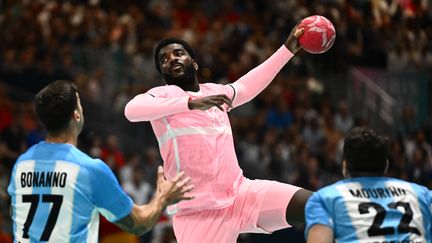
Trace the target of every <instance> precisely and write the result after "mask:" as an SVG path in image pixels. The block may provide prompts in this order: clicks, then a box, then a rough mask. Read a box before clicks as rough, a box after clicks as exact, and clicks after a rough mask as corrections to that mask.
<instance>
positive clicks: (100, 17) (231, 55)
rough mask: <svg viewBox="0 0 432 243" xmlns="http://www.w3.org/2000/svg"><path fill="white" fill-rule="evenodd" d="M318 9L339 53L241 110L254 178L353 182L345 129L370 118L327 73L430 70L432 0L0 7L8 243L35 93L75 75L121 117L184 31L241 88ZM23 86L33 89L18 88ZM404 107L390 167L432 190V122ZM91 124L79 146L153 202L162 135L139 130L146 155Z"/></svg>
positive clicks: (307, 183) (295, 70) (240, 146)
mask: <svg viewBox="0 0 432 243" xmlns="http://www.w3.org/2000/svg"><path fill="white" fill-rule="evenodd" d="M313 14H320V15H324V16H326V17H327V18H329V19H330V20H331V21H332V22H333V23H334V25H335V27H336V32H337V39H336V42H335V44H334V46H333V47H332V49H331V50H330V51H329V52H328V53H325V54H321V55H307V54H305V53H300V55H299V57H295V58H294V59H293V60H291V61H290V63H289V64H288V65H287V67H285V68H284V69H283V70H282V72H281V73H280V74H279V75H278V76H277V77H276V78H275V80H274V81H273V82H272V84H271V85H270V87H269V88H267V89H266V90H265V91H264V92H263V93H261V94H260V95H259V96H258V97H257V98H256V99H254V100H253V101H252V102H250V103H248V104H245V105H244V106H242V107H239V108H237V109H234V110H233V111H232V112H230V117H231V121H232V129H233V133H234V139H235V140H236V141H235V144H236V151H237V155H238V159H239V162H240V165H241V167H242V168H243V170H244V173H245V175H246V176H248V177H250V178H260V179H264V178H265V179H275V180H279V181H282V182H288V183H292V184H295V185H298V186H302V187H305V188H307V189H309V190H317V189H318V188H320V187H322V186H324V185H327V184H329V183H331V182H334V181H335V180H337V179H340V178H341V173H340V162H341V160H342V158H341V148H342V139H343V137H344V135H345V133H346V132H347V131H348V130H349V129H350V128H352V127H353V126H355V125H368V124H367V118H365V117H353V115H352V114H353V113H352V112H350V107H349V105H348V104H347V102H346V99H347V97H343V96H342V97H334V96H332V94H331V92H329V91H328V89H327V87H326V83H327V82H323V81H322V80H320V77H322V76H325V77H329V76H330V77H332V76H342V77H345V76H344V75H345V74H346V73H347V71H348V69H349V67H351V66H367V67H374V68H379V69H382V70H387V71H388V72H406V71H409V70H411V71H416V72H430V70H431V68H432V43H431V42H430V41H428V40H431V39H432V9H431V5H430V3H429V2H428V1H427V0H320V1H318V0H316V1H314V0H298V1H284V0H274V1H264V0H254V1H252V0H250V1H229V0H221V1H212V0H201V1H186V0H173V1H169V0H153V1H132V0H123V1H114V0H104V1H98V0H87V1H84V0H82V1H52V0H34V1H33V0H32V1H30V0H21V1H15V0H5V1H0V36H1V38H0V117H1V119H0V160H1V164H0V210H1V212H0V213H1V214H2V215H3V217H0V229H2V230H0V242H7V241H5V240H2V237H7V235H8V234H10V232H11V228H10V218H9V216H8V213H9V212H8V208H9V198H8V196H7V193H6V186H7V184H8V182H9V174H10V169H11V167H12V166H13V163H14V161H15V159H16V158H17V156H18V155H19V154H20V153H22V152H23V151H25V149H27V148H28V147H30V146H31V145H33V144H35V143H37V142H39V141H40V140H42V139H43V137H44V131H43V128H41V126H40V125H39V124H38V121H37V119H36V117H35V113H34V110H33V105H32V102H31V98H28V97H29V96H30V97H31V96H32V95H34V93H35V92H36V91H38V90H39V89H40V88H41V87H42V86H43V85H45V84H46V83H49V82H51V81H53V80H56V79H68V80H73V81H74V82H76V83H77V84H78V85H79V88H80V93H81V96H82V99H83V101H84V103H85V104H91V107H92V109H93V110H90V111H87V112H88V113H93V112H97V110H103V111H104V112H105V113H109V114H110V115H111V116H112V117H123V108H124V105H125V103H126V102H127V101H128V100H130V99H131V98H133V97H134V96H135V95H136V94H138V93H142V92H145V91H146V90H148V89H149V88H151V87H154V86H156V85H160V84H161V81H160V77H159V74H158V73H157V71H156V69H155V67H154V62H153V56H152V51H153V46H154V45H155V43H156V42H157V41H158V40H160V39H162V38H164V37H168V36H176V37H180V38H183V39H185V40H186V41H188V42H190V43H191V45H192V46H193V47H194V48H195V51H196V54H197V60H198V63H199V65H200V72H199V75H200V79H201V80H202V81H206V82H217V83H229V82H233V81H235V80H236V79H237V78H239V77H240V76H241V75H243V74H245V73H246V72H247V71H249V70H250V69H251V68H253V67H254V66H256V65H258V64H259V63H261V62H262V61H263V60H265V59H266V58H267V57H268V56H269V55H271V54H272V53H273V52H274V51H275V50H276V49H277V48H278V47H279V46H281V44H282V43H283V42H284V41H285V39H286V38H287V36H288V34H289V31H290V30H291V28H292V27H293V26H294V25H295V24H296V23H297V22H298V21H299V20H300V19H301V18H303V17H306V16H309V15H313ZM11 87H13V88H11ZM16 89H19V90H20V91H22V93H24V94H26V95H17V93H16V92H15V90H16ZM23 97H27V98H23ZM85 104H84V110H86V107H88V106H86V105H85ZM94 107H96V109H94ZM400 109H401V110H400V113H401V114H402V115H401V117H398V118H396V120H398V123H397V125H396V126H395V127H394V133H392V134H388V135H389V136H390V138H391V141H392V143H391V148H390V151H391V156H390V164H391V166H390V171H389V175H390V176H394V177H398V178H403V179H407V180H410V181H414V182H418V183H420V184H423V185H426V186H428V187H429V188H431V189H432V180H431V178H432V161H431V158H432V156H431V155H432V147H431V143H432V129H431V121H429V120H428V122H426V123H421V122H420V121H418V120H416V115H415V112H416V109H415V107H411V106H405V107H401V108H400ZM429 116H430V114H429ZM119 119H120V118H119ZM122 119H124V118H122ZM116 122H118V123H121V122H122V121H121V120H120V121H119V120H118V119H117V120H116V119H114V120H111V121H110V122H106V121H105V123H104V124H102V125H103V126H104V127H105V130H103V131H110V128H112V127H113V126H115V124H116ZM87 124H89V125H86V127H85V129H84V131H83V135H82V136H81V137H80V144H79V147H80V148H81V149H82V150H83V151H85V152H87V153H89V154H90V155H91V156H94V157H99V158H101V159H102V160H104V161H105V162H106V163H107V164H108V165H109V166H110V167H111V168H112V170H113V171H114V172H115V174H116V175H117V178H118V180H119V181H120V183H121V184H122V186H123V187H124V189H125V190H126V191H127V192H128V193H129V194H130V195H131V196H132V197H133V198H134V200H135V201H136V202H137V203H145V202H147V201H148V200H149V198H151V196H152V193H153V190H154V182H155V172H156V167H157V166H158V165H159V164H161V163H162V162H161V159H160V155H159V152H158V148H157V144H156V143H155V142H154V140H153V139H154V138H153V134H151V133H148V134H146V137H142V138H140V140H149V141H150V142H147V143H145V146H144V145H143V147H141V149H139V150H136V149H131V147H130V146H127V144H128V143H131V141H127V138H126V136H123V135H122V131H121V130H120V131H110V132H101V130H100V129H98V127H96V126H95V125H94V124H93V125H92V123H91V122H89V123H87ZM98 125H101V124H98ZM130 126H132V125H130ZM151 141H153V142H151ZM132 142H133V143H138V146H139V145H140V143H141V141H132ZM169 221H170V219H169V218H168V217H164V218H163V219H161V223H160V225H159V226H158V227H157V228H156V229H155V230H153V232H152V233H150V234H147V235H145V236H144V237H142V239H140V240H141V242H172V241H173V233H172V230H170V227H169V223H170V222H169ZM111 227H113V226H112V225H110V224H108V223H107V222H105V221H103V222H102V225H101V239H104V238H105V239H107V241H106V242H108V241H109V237H110V233H109V232H116V230H113V228H111ZM1 232H3V234H2V233H1ZM250 238H252V236H250V237H249V241H250V240H251V239H250ZM111 239H117V238H111ZM135 240H136V239H135ZM241 240H242V241H244V242H248V238H247V237H245V238H244V239H241ZM113 241H114V242H115V240H113Z"/></svg>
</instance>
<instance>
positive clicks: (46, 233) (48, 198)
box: [22, 194, 63, 241]
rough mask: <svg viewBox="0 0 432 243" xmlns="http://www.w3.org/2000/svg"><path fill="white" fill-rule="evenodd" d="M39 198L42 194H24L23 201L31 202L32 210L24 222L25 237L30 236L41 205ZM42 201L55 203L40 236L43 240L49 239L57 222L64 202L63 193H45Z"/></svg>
mask: <svg viewBox="0 0 432 243" xmlns="http://www.w3.org/2000/svg"><path fill="white" fill-rule="evenodd" d="M39 198H40V195H38V194H27V195H23V196H22V201H23V203H30V210H29V212H28V215H27V219H26V221H25V223H24V229H23V238H24V239H28V238H29V235H28V232H29V229H30V226H31V224H32V222H33V219H34V216H35V214H36V209H37V207H38V205H39ZM42 202H44V203H53V206H52V207H51V211H50V213H49V215H48V220H47V222H46V224H45V229H44V230H43V232H42V236H41V238H40V240H41V241H48V240H49V238H50V236H51V233H52V231H53V229H54V226H55V224H56V222H57V218H58V215H59V212H60V207H61V204H62V202H63V195H51V194H43V195H42Z"/></svg>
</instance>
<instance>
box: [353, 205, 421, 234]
mask: <svg viewBox="0 0 432 243" xmlns="http://www.w3.org/2000/svg"><path fill="white" fill-rule="evenodd" d="M387 206H388V207H389V208H392V209H397V208H398V207H402V208H403V209H404V214H403V215H402V218H401V220H400V222H399V225H398V227H397V230H398V232H399V233H413V234H417V235H421V233H420V231H419V230H418V229H417V228H414V227H410V226H409V224H410V222H411V220H412V218H413V211H412V210H411V207H410V204H409V203H406V202H400V201H399V202H392V203H389V204H388V205H387ZM369 208H374V209H375V211H376V215H375V218H374V220H373V222H372V225H371V226H370V227H369V229H368V231H367V233H368V235H369V236H378V235H391V234H394V233H395V229H394V228H393V227H381V225H382V224H383V222H384V218H385V215H386V210H385V208H384V207H382V206H381V205H379V204H378V203H374V202H364V203H360V204H359V206H358V209H359V212H360V214H366V213H369Z"/></svg>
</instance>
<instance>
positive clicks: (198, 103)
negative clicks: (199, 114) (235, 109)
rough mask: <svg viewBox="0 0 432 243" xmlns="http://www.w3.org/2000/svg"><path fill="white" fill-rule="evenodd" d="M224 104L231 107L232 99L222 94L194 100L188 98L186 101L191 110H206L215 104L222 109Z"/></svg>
mask: <svg viewBox="0 0 432 243" xmlns="http://www.w3.org/2000/svg"><path fill="white" fill-rule="evenodd" d="M224 104H226V105H228V107H231V108H232V101H231V99H230V98H228V96H226V95H224V94H219V95H210V96H206V97H203V98H200V99H196V100H190V101H189V103H188V106H189V109H191V110H208V109H210V108H211V107H213V106H216V107H217V108H218V109H219V110H221V111H223V110H224V109H223V105H224Z"/></svg>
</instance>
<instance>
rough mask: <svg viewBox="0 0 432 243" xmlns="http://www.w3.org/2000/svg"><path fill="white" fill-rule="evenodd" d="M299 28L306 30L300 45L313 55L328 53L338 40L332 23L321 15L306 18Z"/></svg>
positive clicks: (300, 39)
mask: <svg viewBox="0 0 432 243" xmlns="http://www.w3.org/2000/svg"><path fill="white" fill-rule="evenodd" d="M298 28H304V33H303V35H302V36H300V38H299V43H300V45H301V46H302V47H303V49H305V50H306V51H307V52H309V53H312V54H320V53H324V52H326V51H328V50H329V49H330V47H332V45H333V43H334V41H335V39H336V31H335V28H334V26H333V24H332V22H330V20H328V19H327V18H325V17H323V16H321V15H312V16H309V17H306V18H304V19H303V20H302V21H301V22H300V24H299V26H298Z"/></svg>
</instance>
